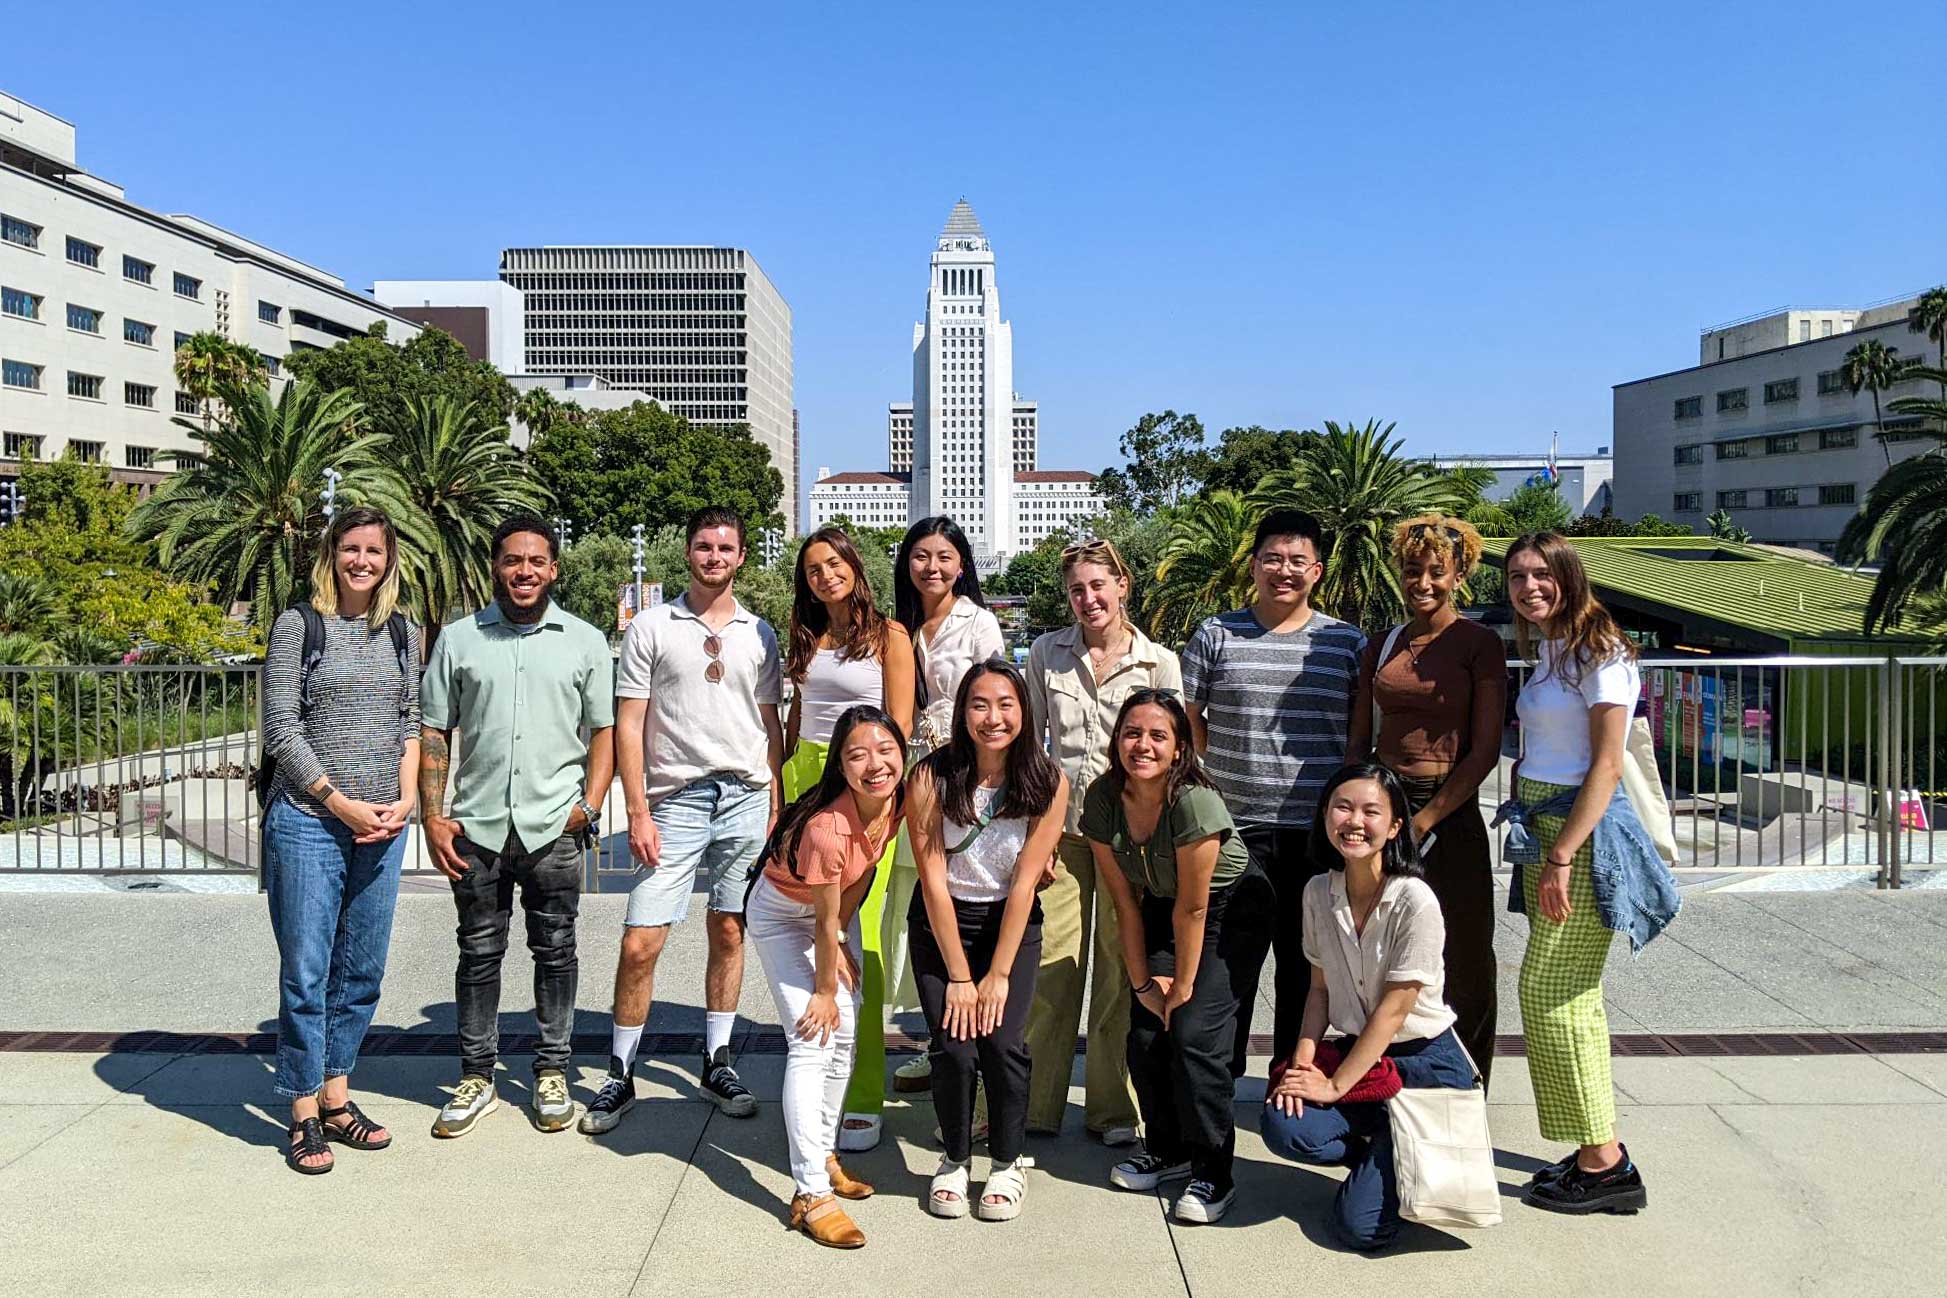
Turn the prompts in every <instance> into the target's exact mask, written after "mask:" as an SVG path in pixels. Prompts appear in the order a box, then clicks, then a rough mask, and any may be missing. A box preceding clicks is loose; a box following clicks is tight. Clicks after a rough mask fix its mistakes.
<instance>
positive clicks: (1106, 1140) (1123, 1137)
mask: <svg viewBox="0 0 1947 1298" xmlns="http://www.w3.org/2000/svg"><path fill="white" fill-rule="evenodd" d="M1141 1139H1142V1133H1141V1132H1139V1131H1137V1130H1136V1129H1135V1128H1134V1127H1110V1128H1108V1129H1107V1130H1105V1131H1103V1132H1102V1143H1103V1144H1105V1145H1107V1146H1108V1147H1109V1148H1110V1149H1121V1148H1123V1147H1124V1146H1127V1145H1133V1144H1135V1143H1136V1142H1137V1141H1139V1140H1141Z"/></svg>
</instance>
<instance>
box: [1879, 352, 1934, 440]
mask: <svg viewBox="0 0 1947 1298" xmlns="http://www.w3.org/2000/svg"><path fill="white" fill-rule="evenodd" d="M1901 377H1903V378H1908V379H1919V380H1922V381H1924V382H1932V383H1938V384H1940V386H1941V390H1942V392H1943V393H1947V369H1936V368H1935V367H1933V366H1931V365H1916V366H1914V367H1912V368H1911V369H1909V370H1907V371H1906V373H1905V374H1904V375H1902V376H1901ZM1886 410H1887V413H1888V414H1894V415H1903V416H1909V417H1911V416H1915V415H1917V416H1919V418H1920V420H1921V422H1922V423H1923V424H1924V425H1925V431H1926V432H1927V433H1928V435H1930V436H1932V437H1934V438H1935V439H1937V440H1947V396H1941V397H1895V398H1893V399H1892V400H1891V401H1889V402H1887V403H1886Z"/></svg>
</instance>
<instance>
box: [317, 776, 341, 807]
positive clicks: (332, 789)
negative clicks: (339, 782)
mask: <svg viewBox="0 0 1947 1298" xmlns="http://www.w3.org/2000/svg"><path fill="white" fill-rule="evenodd" d="M336 792H338V789H337V787H336V786H335V785H333V784H332V782H331V781H330V780H326V781H325V786H324V787H323V788H322V789H319V790H318V791H317V792H316V793H314V794H312V795H311V796H312V797H314V798H316V799H317V800H318V801H319V802H329V801H331V795H332V794H334V793H336Z"/></svg>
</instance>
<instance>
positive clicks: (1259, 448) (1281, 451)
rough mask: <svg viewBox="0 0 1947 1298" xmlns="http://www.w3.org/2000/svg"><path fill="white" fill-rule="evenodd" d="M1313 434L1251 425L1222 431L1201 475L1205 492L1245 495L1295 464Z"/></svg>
mask: <svg viewBox="0 0 1947 1298" xmlns="http://www.w3.org/2000/svg"><path fill="white" fill-rule="evenodd" d="M1316 436H1318V434H1317V433H1314V432H1309V431H1307V432H1298V431H1296V430H1294V429H1290V428H1280V429H1278V430H1276V431H1275V432H1274V431H1273V430H1271V429H1269V428H1263V427H1260V426H1259V425H1257V424H1252V425H1250V426H1249V427H1247V428H1226V429H1224V431H1223V432H1222V433H1221V434H1219V436H1218V441H1217V445H1216V447H1215V448H1214V449H1213V450H1212V451H1211V452H1210V463H1209V467H1208V468H1207V469H1206V470H1205V471H1204V474H1203V488H1204V490H1205V491H1234V492H1236V493H1237V494H1238V495H1240V496H1243V495H1248V494H1249V493H1250V492H1251V491H1252V490H1253V489H1254V488H1255V487H1256V486H1257V484H1258V483H1260V482H1262V481H1264V479H1266V478H1268V477H1270V476H1271V475H1272V474H1273V473H1276V472H1278V471H1279V470H1280V469H1288V468H1290V467H1291V466H1292V465H1293V464H1295V463H1297V461H1298V453H1299V451H1300V450H1302V449H1303V447H1304V445H1305V442H1306V441H1307V439H1309V438H1313V437H1316Z"/></svg>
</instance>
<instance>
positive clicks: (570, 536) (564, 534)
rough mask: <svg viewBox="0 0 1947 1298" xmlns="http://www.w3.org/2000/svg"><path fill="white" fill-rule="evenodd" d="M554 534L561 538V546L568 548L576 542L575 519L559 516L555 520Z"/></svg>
mask: <svg viewBox="0 0 1947 1298" xmlns="http://www.w3.org/2000/svg"><path fill="white" fill-rule="evenodd" d="M554 534H555V535H556V536H558V537H560V538H561V548H562V549H564V550H565V549H567V548H568V547H569V546H571V545H573V544H574V543H575V524H574V520H572V519H567V518H557V519H555V520H554Z"/></svg>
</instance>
